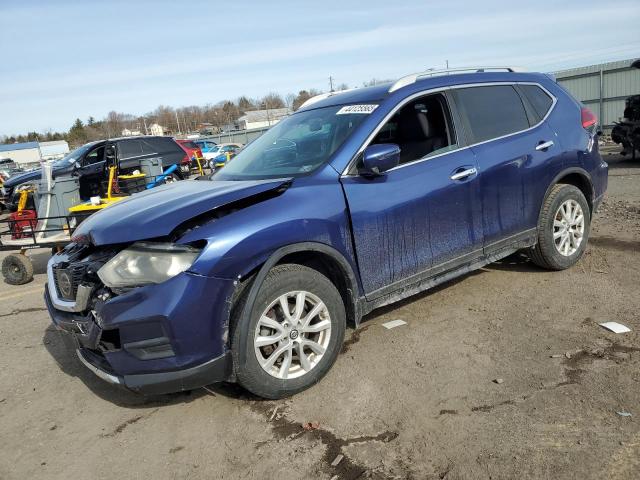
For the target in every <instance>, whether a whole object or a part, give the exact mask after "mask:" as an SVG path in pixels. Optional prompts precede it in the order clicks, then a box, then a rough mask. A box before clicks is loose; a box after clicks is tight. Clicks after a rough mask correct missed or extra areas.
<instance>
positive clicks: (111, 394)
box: [42, 326, 207, 409]
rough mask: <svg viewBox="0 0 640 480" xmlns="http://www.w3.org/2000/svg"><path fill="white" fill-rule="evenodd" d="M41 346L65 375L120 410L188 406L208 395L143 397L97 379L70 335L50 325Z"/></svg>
mask: <svg viewBox="0 0 640 480" xmlns="http://www.w3.org/2000/svg"><path fill="white" fill-rule="evenodd" d="M42 343H43V344H44V346H45V348H46V349H47V351H48V352H49V354H50V355H51V357H53V359H54V360H55V361H56V363H57V365H58V367H59V368H60V370H61V371H62V372H63V373H65V374H66V375H68V376H69V377H75V378H77V379H79V380H80V381H81V382H82V383H83V384H84V385H85V386H87V387H88V388H89V390H91V391H92V392H93V393H94V394H95V395H97V396H98V397H100V398H102V399H103V400H106V401H107V402H110V403H113V404H114V405H117V406H119V407H123V408H131V409H135V408H149V407H153V406H159V405H174V404H178V403H188V402H191V401H193V400H195V399H197V398H199V397H202V396H204V395H206V394H207V392H206V391H205V390H204V389H197V390H193V391H190V392H179V393H172V394H167V395H152V396H144V395H140V394H137V393H134V392H131V391H129V390H126V389H125V388H122V387H118V386H117V385H111V384H109V383H107V382H105V381H104V380H101V379H100V378H98V377H97V376H96V375H95V374H94V373H93V372H91V371H90V370H88V369H87V368H86V367H85V366H84V365H82V363H80V360H78V357H77V355H76V346H75V343H74V340H73V339H72V338H71V336H70V335H68V334H66V333H64V332H60V331H58V330H56V329H55V327H53V326H49V327H48V328H47V329H46V330H45V331H44V336H43V339H42Z"/></svg>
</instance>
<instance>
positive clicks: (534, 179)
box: [453, 84, 561, 253]
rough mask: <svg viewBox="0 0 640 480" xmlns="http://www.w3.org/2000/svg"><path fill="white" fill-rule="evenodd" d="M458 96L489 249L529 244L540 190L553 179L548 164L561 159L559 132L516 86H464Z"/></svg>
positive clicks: (489, 250) (533, 229)
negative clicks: (473, 159) (474, 164)
mask: <svg viewBox="0 0 640 480" xmlns="http://www.w3.org/2000/svg"><path fill="white" fill-rule="evenodd" d="M453 95H454V98H455V101H456V105H457V106H458V108H459V110H460V113H461V118H462V121H463V123H464V125H465V130H466V132H467V135H468V137H469V138H468V141H469V143H470V144H471V145H472V146H471V149H472V150H473V152H474V153H475V155H476V158H477V162H478V167H479V170H480V189H481V199H482V227H483V232H484V238H485V250H486V253H492V251H494V250H495V249H499V248H501V247H503V246H506V247H509V246H511V245H512V244H513V243H514V242H518V241H522V242H523V243H527V242H528V241H530V240H531V237H533V236H534V235H535V228H536V225H537V220H538V213H539V210H540V199H539V198H540V194H539V191H540V189H543V188H546V185H549V182H550V180H551V179H550V178H548V177H549V172H550V171H552V169H550V168H548V164H549V163H551V162H560V161H561V159H560V158H559V157H557V155H558V153H559V152H560V149H559V146H558V145H557V143H558V142H557V141H556V139H555V133H554V132H553V131H552V130H551V128H549V126H548V125H547V124H546V123H545V122H544V121H543V120H542V118H541V117H540V115H536V114H535V112H534V111H533V109H532V107H531V104H530V103H529V102H528V101H527V100H523V98H522V97H521V95H520V93H519V89H518V87H517V86H516V85H512V84H496V85H485V86H471V87H463V88H457V89H456V90H454V92H453ZM549 101H550V102H551V103H553V99H552V98H550V97H549Z"/></svg>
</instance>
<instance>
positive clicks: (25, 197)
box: [18, 188, 34, 212]
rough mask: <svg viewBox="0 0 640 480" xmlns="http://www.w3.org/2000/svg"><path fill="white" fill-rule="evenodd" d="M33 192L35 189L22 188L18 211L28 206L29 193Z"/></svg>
mask: <svg viewBox="0 0 640 480" xmlns="http://www.w3.org/2000/svg"><path fill="white" fill-rule="evenodd" d="M33 192H34V191H33V190H32V189H29V188H25V189H23V190H20V198H19V199H18V212H21V211H23V210H24V208H25V207H26V206H27V200H29V194H31V193H33Z"/></svg>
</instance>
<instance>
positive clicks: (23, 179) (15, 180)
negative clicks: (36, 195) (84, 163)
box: [4, 165, 73, 188]
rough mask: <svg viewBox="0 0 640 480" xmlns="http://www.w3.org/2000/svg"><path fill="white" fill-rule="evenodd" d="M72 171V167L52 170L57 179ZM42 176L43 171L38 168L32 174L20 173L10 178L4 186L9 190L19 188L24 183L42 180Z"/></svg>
mask: <svg viewBox="0 0 640 480" xmlns="http://www.w3.org/2000/svg"><path fill="white" fill-rule="evenodd" d="M72 170H73V166H72V165H69V166H62V167H58V168H54V169H53V170H52V174H53V176H54V177H55V176H56V175H60V174H64V173H66V172H67V171H69V172H70V171H72ZM41 176H42V169H41V168H37V169H35V170H31V171H30V172H24V173H20V174H19V175H14V176H13V177H10V178H9V180H7V181H6V182H4V186H5V187H9V188H14V187H17V186H18V185H22V184H23V183H27V182H32V181H34V180H40V177H41Z"/></svg>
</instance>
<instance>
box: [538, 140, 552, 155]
mask: <svg viewBox="0 0 640 480" xmlns="http://www.w3.org/2000/svg"><path fill="white" fill-rule="evenodd" d="M549 147H553V140H549V141H547V142H542V143H539V144H538V145H536V150H537V151H538V152H539V151H540V150H546V149H547V148H549Z"/></svg>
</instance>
